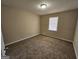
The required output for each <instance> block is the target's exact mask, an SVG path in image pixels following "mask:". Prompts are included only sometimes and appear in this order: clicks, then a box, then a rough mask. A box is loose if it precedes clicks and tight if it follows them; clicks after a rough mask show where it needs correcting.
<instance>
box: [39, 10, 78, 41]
mask: <svg viewBox="0 0 79 59" xmlns="http://www.w3.org/2000/svg"><path fill="white" fill-rule="evenodd" d="M55 16H58V17H59V19H58V31H57V32H53V31H49V30H48V26H49V18H50V17H55ZM40 19H41V21H40V23H41V24H40V26H41V28H40V29H41V34H43V35H47V36H50V37H55V38H59V39H63V40H66V41H70V42H72V41H73V35H74V30H75V26H76V21H77V9H75V10H70V11H64V12H59V13H54V14H48V15H42V16H40Z"/></svg>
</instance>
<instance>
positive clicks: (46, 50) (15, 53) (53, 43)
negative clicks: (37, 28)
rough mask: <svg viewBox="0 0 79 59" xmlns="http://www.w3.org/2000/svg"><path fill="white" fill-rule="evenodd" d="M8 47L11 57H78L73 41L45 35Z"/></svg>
mask: <svg viewBox="0 0 79 59" xmlns="http://www.w3.org/2000/svg"><path fill="white" fill-rule="evenodd" d="M8 47H9V49H8V51H7V55H9V56H10V58H11V59H76V56H75V53H74V49H73V45H72V43H69V42H66V41H63V40H59V39H54V38H50V37H46V36H43V35H38V36H35V37H33V38H30V39H26V40H24V41H21V42H18V43H15V44H12V45H10V46H8Z"/></svg>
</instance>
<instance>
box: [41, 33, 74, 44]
mask: <svg viewBox="0 0 79 59" xmlns="http://www.w3.org/2000/svg"><path fill="white" fill-rule="evenodd" d="M41 35H44V34H41ZM44 36H48V35H44ZM48 37H51V36H48ZM51 38H55V39H60V40H63V41H67V42H70V43H73V41H71V40H67V39H64V38H58V37H51Z"/></svg>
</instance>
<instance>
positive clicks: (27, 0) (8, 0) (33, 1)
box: [1, 0, 78, 15]
mask: <svg viewBox="0 0 79 59" xmlns="http://www.w3.org/2000/svg"><path fill="white" fill-rule="evenodd" d="M1 2H2V5H7V6H10V7H16V8H21V9H25V10H29V11H30V12H33V13H36V14H38V15H44V14H49V13H56V12H60V11H65V10H70V9H76V8H77V7H78V6H77V4H78V0H2V1H1ZM41 3H46V4H47V5H48V6H47V8H46V9H41V8H40V7H39V6H40V4H41Z"/></svg>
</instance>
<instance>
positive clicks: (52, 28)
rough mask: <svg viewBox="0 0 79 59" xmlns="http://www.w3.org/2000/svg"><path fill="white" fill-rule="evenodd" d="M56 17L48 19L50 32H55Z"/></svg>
mask: <svg viewBox="0 0 79 59" xmlns="http://www.w3.org/2000/svg"><path fill="white" fill-rule="evenodd" d="M57 25H58V17H50V18H49V28H48V30H50V31H57Z"/></svg>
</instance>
